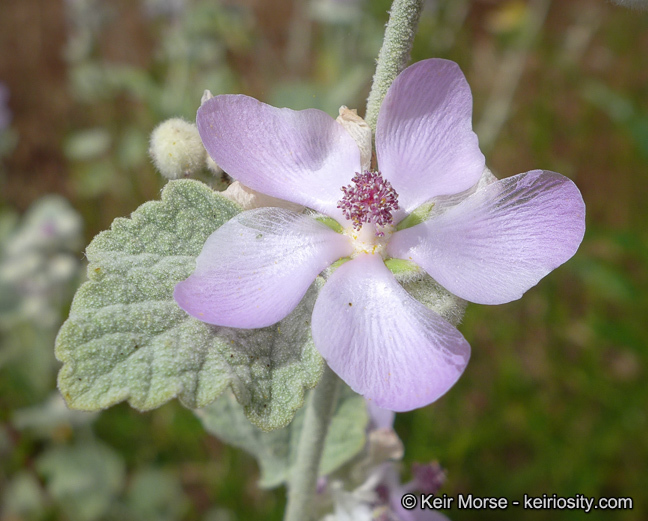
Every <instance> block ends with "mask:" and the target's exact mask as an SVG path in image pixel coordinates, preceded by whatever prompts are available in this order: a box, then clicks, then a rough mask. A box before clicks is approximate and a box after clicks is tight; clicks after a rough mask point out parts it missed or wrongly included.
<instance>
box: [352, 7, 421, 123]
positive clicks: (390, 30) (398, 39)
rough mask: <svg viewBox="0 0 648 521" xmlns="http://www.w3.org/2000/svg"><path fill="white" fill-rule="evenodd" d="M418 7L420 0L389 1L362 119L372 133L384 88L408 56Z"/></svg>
mask: <svg viewBox="0 0 648 521" xmlns="http://www.w3.org/2000/svg"><path fill="white" fill-rule="evenodd" d="M422 8H423V0H394V2H393V3H392V7H391V11H390V12H389V21H388V22H387V28H386V29H385V39H384V40H383V45H382V47H381V49H380V54H378V63H377V64H376V73H375V74H374V77H373V84H372V86H371V92H370V93H369V98H368V99H367V112H366V114H365V121H366V122H367V123H368V124H369V126H370V127H371V130H373V131H374V132H375V131H376V122H377V121H378V111H379V110H380V105H381V104H382V101H383V99H384V98H385V94H387V89H389V86H390V85H391V84H392V82H393V81H394V79H396V76H398V74H399V73H400V72H401V71H402V70H403V69H404V68H405V66H406V65H407V62H408V61H409V59H410V52H411V51H412V44H413V43H414V35H415V34H416V28H417V26H418V21H419V18H420V16H421V9H422Z"/></svg>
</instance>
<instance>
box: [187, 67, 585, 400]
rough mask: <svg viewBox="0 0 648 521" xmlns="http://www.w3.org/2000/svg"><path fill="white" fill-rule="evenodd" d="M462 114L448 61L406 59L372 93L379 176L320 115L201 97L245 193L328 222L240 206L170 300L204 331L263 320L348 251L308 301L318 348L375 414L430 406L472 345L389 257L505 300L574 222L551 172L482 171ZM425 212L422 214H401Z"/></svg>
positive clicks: (212, 146)
mask: <svg viewBox="0 0 648 521" xmlns="http://www.w3.org/2000/svg"><path fill="white" fill-rule="evenodd" d="M471 113H472V96H471V93H470V88H469V87H468V84H467V82H466V79H465V78H464V76H463V74H462V72H461V70H460V69H459V67H458V66H457V65H456V64H455V63H453V62H450V61H446V60H440V59H430V60H424V61H421V62H418V63H416V64H414V65H412V66H410V67H408V68H407V69H405V70H404V71H403V72H402V73H401V74H400V75H399V76H398V77H397V78H396V80H395V81H394V83H393V84H392V86H391V87H390V89H389V91H388V92H387V95H386V96H385V99H384V101H383V104H382V107H381V109H380V114H379V117H378V123H377V130H376V156H377V162H378V169H377V170H375V171H369V169H368V165H366V164H365V165H363V164H362V161H361V156H360V151H359V148H358V145H357V144H356V142H355V141H354V139H353V138H352V137H351V136H350V134H349V133H348V132H347V131H346V130H344V128H343V127H342V125H340V124H339V123H338V122H336V121H335V120H334V119H333V118H331V117H330V116H329V115H327V114H325V113H324V112H321V111H319V110H314V109H309V110H303V111H293V110H289V109H279V108H274V107H271V106H269V105H266V104H264V103H261V102H259V101H257V100H255V99H253V98H250V97H247V96H242V95H223V96H216V97H214V98H212V99H210V100H208V101H207V102H206V103H204V104H203V105H202V106H201V108H200V109H199V111H198V116H197V125H198V129H199V131H200V135H201V137H202V140H203V143H204V145H205V148H206V149H207V151H208V152H209V154H210V155H211V156H212V158H213V159H214V160H215V161H216V162H217V163H218V164H219V165H221V166H222V167H223V169H224V170H225V171H226V172H228V173H229V174H230V175H231V176H232V177H234V178H235V179H236V180H238V181H239V182H241V183H242V184H244V185H246V186H248V187H250V188H251V189H253V190H256V191H258V192H262V193H265V194H267V195H270V196H272V197H276V198H280V199H284V200H287V201H290V202H293V203H297V204H301V205H304V206H306V207H308V208H311V209H313V210H315V211H317V212H320V214H323V215H324V216H327V217H328V220H326V219H325V221H326V222H327V223H328V224H330V225H331V227H329V226H327V225H326V224H324V223H323V222H322V219H320V220H317V218H314V217H313V216H311V215H307V214H305V213H296V212H294V211H290V210H287V209H284V208H257V209H254V210H249V211H245V212H242V213H240V214H239V215H237V216H236V217H234V218H233V219H232V220H230V221H229V222H227V223H225V224H224V225H223V226H221V227H220V228H219V229H218V230H216V231H215V232H214V233H213V234H212V235H211V236H210V237H209V238H208V239H207V242H206V243H205V245H204V247H203V250H202V252H201V254H200V255H199V257H198V259H197V261H196V270H195V272H194V273H193V274H192V275H191V276H190V277H189V278H188V279H187V280H185V281H183V282H181V283H179V284H178V285H177V286H176V289H175V294H174V296H175V299H176V301H177V303H178V304H179V305H180V307H181V308H182V309H184V310H185V311H187V312H188V313H189V314H191V315H192V316H194V317H196V318H198V319H199V320H202V321H204V322H207V323H210V324H216V325H220V326H229V327H237V328H260V327H265V326H269V325H271V324H274V323H276V322H278V321H279V320H281V319H283V318H284V317H285V316H286V315H288V314H289V313H290V312H291V311H292V310H293V309H294V308H295V306H296V305H297V304H298V303H299V301H300V300H301V298H302V297H303V296H304V294H305V293H306V291H307V289H308V288H309V286H310V285H311V284H312V282H313V280H314V279H315V278H316V277H317V276H318V274H320V273H321V272H322V271H323V270H324V269H325V268H327V267H328V266H330V265H331V264H332V263H335V262H336V261H338V260H339V259H343V260H347V262H343V263H337V264H341V265H339V266H337V264H336V266H337V268H336V269H335V270H334V271H333V273H332V274H331V275H330V277H329V278H328V280H327V282H326V284H325V285H324V287H323V288H322V290H321V292H320V294H319V296H318V298H317V301H316V303H315V306H314V309H313V315H312V324H311V330H312V334H313V340H314V342H315V345H316V347H317V348H318V350H319V351H320V353H321V354H322V356H323V357H324V358H325V359H326V361H327V362H328V364H329V366H330V367H331V368H332V369H333V370H334V371H335V372H336V373H337V374H338V375H339V376H340V377H341V378H342V379H343V380H344V381H345V382H346V383H347V384H348V385H349V386H350V387H351V388H352V389H353V390H355V391H356V392H358V393H359V394H361V395H363V396H365V397H366V398H368V399H371V400H373V401H374V402H375V404H376V405H378V406H379V407H382V408H385V409H389V410H393V411H406V410H411V409H415V408H418V407H422V406H424V405H427V404H429V403H431V402H433V401H434V400H436V399H437V398H439V397H440V396H441V395H443V394H444V393H445V392H446V391H447V390H448V389H449V388H450V387H451V386H452V385H453V384H454V383H455V382H456V381H457V379H458V378H459V376H460V375H461V373H462V372H463V370H464V368H465V367H466V365H467V363H468V359H469V356H470V346H469V344H468V342H467V341H466V340H465V339H464V337H463V336H462V335H461V333H459V331H458V330H457V329H456V328H455V327H454V326H453V325H451V324H450V323H449V322H447V321H446V320H445V319H443V318H442V317H441V316H440V315H439V314H437V313H435V312H434V311H432V310H431V309H429V308H428V307H426V306H424V305H423V304H421V303H420V302H419V301H418V300H416V299H415V298H413V297H412V296H411V295H410V294H409V293H408V292H407V291H405V290H404V289H403V287H402V286H401V285H400V284H399V283H398V281H397V280H396V278H395V276H394V275H393V273H392V272H391V271H390V269H389V268H388V267H387V266H386V264H385V261H386V260H389V259H390V258H393V259H403V260H404V261H406V264H409V263H415V264H416V265H418V267H420V268H422V269H423V270H425V271H426V272H427V273H428V274H429V275H430V276H431V277H433V278H434V279H435V280H436V281H437V282H438V283H439V284H441V285H442V286H443V287H445V288H446V289H447V290H448V291H450V292H451V293H453V294H454V295H457V296H458V297H460V298H462V299H465V300H468V301H471V302H477V303H482V304H501V303H505V302H510V301H512V300H515V299H518V298H520V297H521V296H522V294H523V293H524V292H525V291H526V290H528V289H529V288H531V287H532V286H534V285H535V284H537V283H538V281H539V280H540V279H541V278H542V277H544V276H545V275H546V274H547V273H549V272H550V271H551V270H553V269H554V268H556V267H557V266H559V265H561V264H562V263H564V262H565V261H567V260H568V259H569V258H570V257H572V255H574V253H575V252H576V250H577V249H578V246H579V244H580V242H581V240H582V238H583V234H584V228H585V224H584V216H585V207H584V203H583V199H582V197H581V195H580V192H579V191H578V189H577V188H576V186H575V185H574V183H572V182H571V181H570V180H569V179H567V178H566V177H563V176H561V175H560V174H556V173H554V172H549V171H542V170H532V171H530V172H526V173H523V174H519V175H517V176H513V177H510V178H507V179H502V180H499V181H495V182H491V183H490V184H489V183H488V176H486V177H484V178H482V173H483V172H484V171H485V163H484V156H483V154H482V153H481V151H480V150H479V146H478V142H477V136H476V135H475V134H474V133H473V131H472V126H471V115H472V114H471ZM480 179H482V181H481V182H479V181H480ZM484 179H486V182H484ZM457 194H459V195H457ZM392 196H393V197H392ZM430 202H433V203H435V206H434V207H432V210H431V211H429V208H430V204H429V203H430ZM421 208H423V209H426V211H424V212H422V215H423V216H422V217H420V218H419V219H418V221H417V220H412V219H408V220H405V219H406V217H407V216H409V215H412V214H413V213H414V215H417V214H418V213H421V212H416V210H417V209H419V210H420V209H421ZM421 220H422V222H420V221H421ZM417 222H418V223H417ZM332 228H337V231H335V230H334V229H332ZM348 259H350V260H348ZM409 265H411V264H409Z"/></svg>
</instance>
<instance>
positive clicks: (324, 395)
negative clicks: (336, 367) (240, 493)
mask: <svg viewBox="0 0 648 521" xmlns="http://www.w3.org/2000/svg"><path fill="white" fill-rule="evenodd" d="M339 381H340V379H339V378H338V376H337V375H336V374H335V373H334V372H333V371H331V369H330V368H329V366H328V365H327V366H326V367H325V368H324V374H323V375H322V379H321V380H320V382H319V384H317V387H315V389H314V390H313V391H312V392H311V394H310V396H309V398H308V403H307V405H306V415H305V417H304V427H303V428H302V432H301V436H300V438H299V447H298V448H297V461H296V463H295V466H294V467H293V470H292V475H291V476H290V481H289V483H288V485H289V488H288V505H287V506H286V513H285V516H284V521H310V520H311V519H312V515H313V496H314V494H315V488H316V486H317V478H318V475H319V472H318V471H319V464H320V459H321V458H322V451H323V450H324V440H325V439H326V433H327V431H328V426H329V424H330V423H331V417H332V416H333V410H334V409H335V403H336V401H337V394H338V383H339Z"/></svg>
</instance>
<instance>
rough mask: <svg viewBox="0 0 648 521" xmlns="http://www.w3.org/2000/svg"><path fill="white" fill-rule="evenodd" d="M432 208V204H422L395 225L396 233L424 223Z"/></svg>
mask: <svg viewBox="0 0 648 521" xmlns="http://www.w3.org/2000/svg"><path fill="white" fill-rule="evenodd" d="M432 208H434V203H425V204H422V205H421V206H419V207H418V208H417V209H416V210H414V211H413V212H412V213H411V214H409V215H408V216H407V217H405V219H403V220H402V221H401V222H399V223H398V225H396V231H400V230H405V229H406V228H411V227H412V226H416V225H417V224H421V223H422V222H424V221H426V220H427V219H428V217H429V216H430V213H431V212H432Z"/></svg>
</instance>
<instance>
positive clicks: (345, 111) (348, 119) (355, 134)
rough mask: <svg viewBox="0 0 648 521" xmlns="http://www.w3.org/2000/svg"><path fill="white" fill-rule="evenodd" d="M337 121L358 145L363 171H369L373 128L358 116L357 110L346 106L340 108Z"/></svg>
mask: <svg viewBox="0 0 648 521" xmlns="http://www.w3.org/2000/svg"><path fill="white" fill-rule="evenodd" d="M336 121H337V122H338V123H340V125H342V126H343V127H344V129H345V130H346V131H347V132H348V133H349V134H351V137H352V138H353V139H354V140H355V142H356V143H357V144H358V148H359V149H360V161H361V163H362V170H363V171H364V170H369V169H370V167H371V152H372V146H371V128H369V125H367V123H366V121H365V120H364V119H362V118H361V117H360V116H358V111H357V110H356V109H349V108H347V107H345V106H344V105H343V106H341V107H340V115H339V116H338V117H337V119H336Z"/></svg>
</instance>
